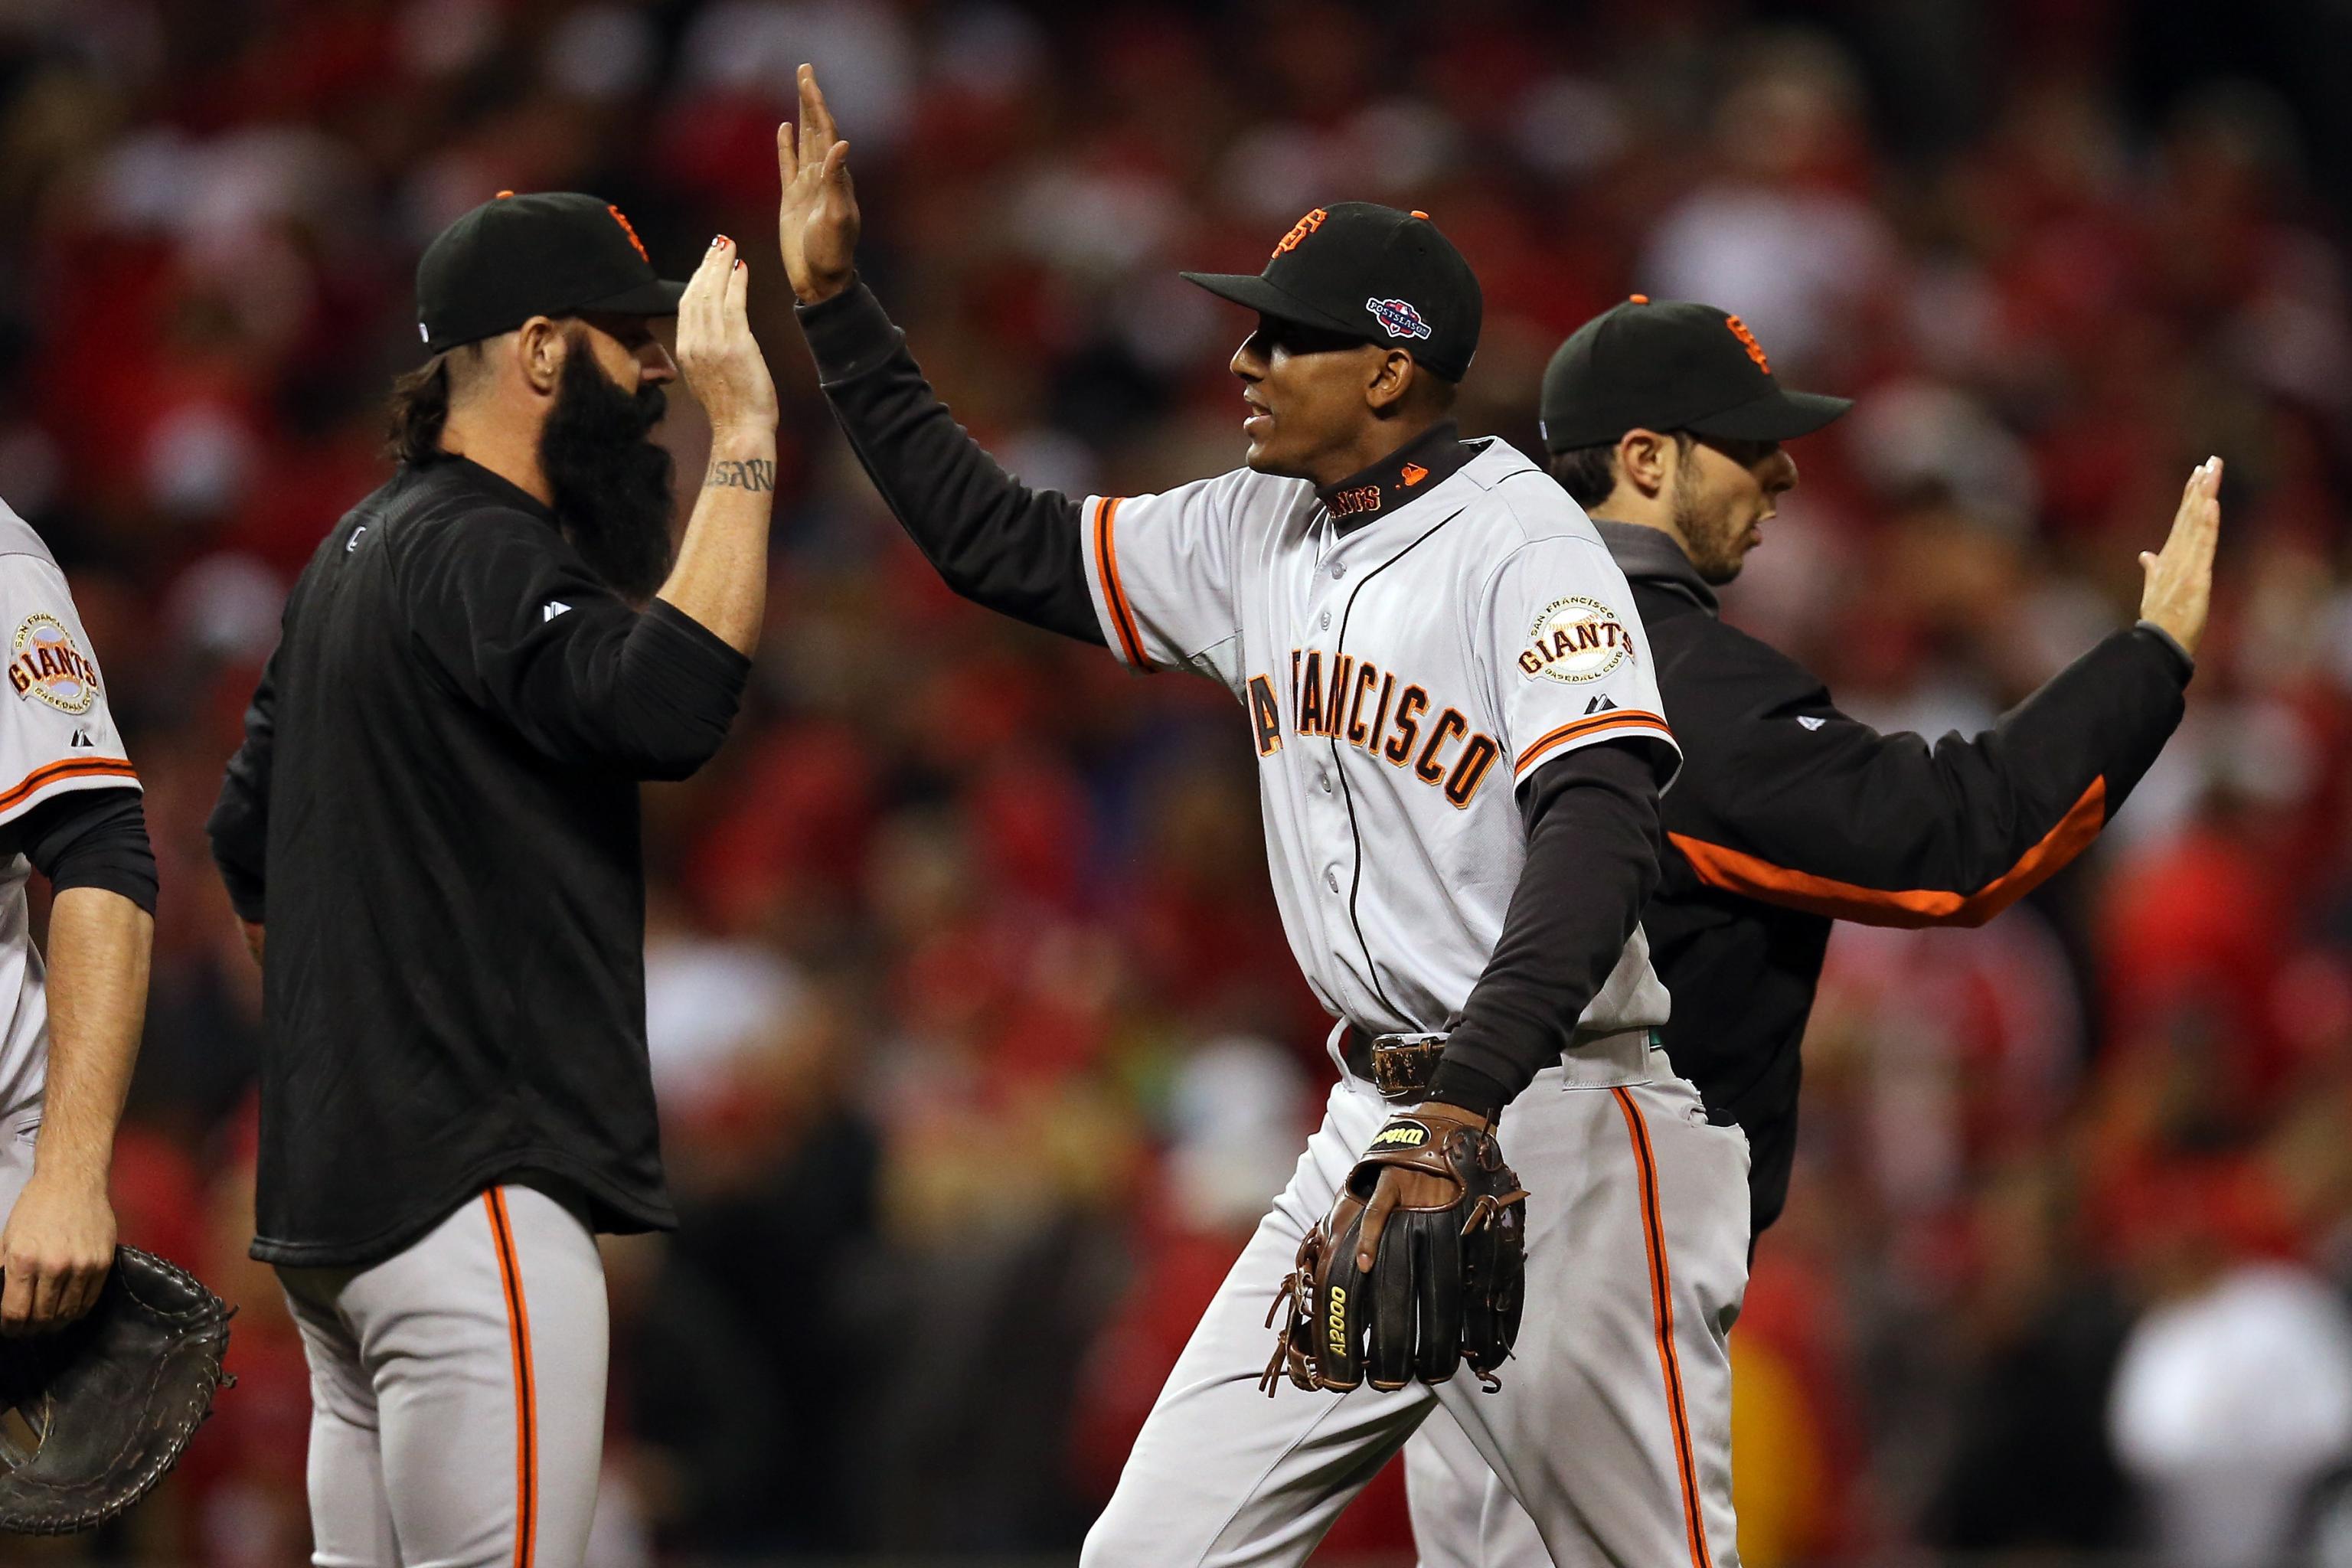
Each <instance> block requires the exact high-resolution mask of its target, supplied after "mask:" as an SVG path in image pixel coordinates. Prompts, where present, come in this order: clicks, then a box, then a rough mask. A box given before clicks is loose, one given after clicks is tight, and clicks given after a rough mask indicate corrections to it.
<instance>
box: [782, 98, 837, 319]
mask: <svg viewBox="0 0 2352 1568" xmlns="http://www.w3.org/2000/svg"><path fill="white" fill-rule="evenodd" d="M800 89H801V113H800V124H799V126H798V128H797V129H795V128H794V127H793V124H792V123H791V122H790V121H787V122H785V123H784V124H782V125H779V126H777V127H776V173H777V174H778V175H779V176H780V177H781V179H782V184H783V200H782V203H781V204H780V205H779V206H778V207H777V209H776V241H777V243H778V244H779V245H780V246H781V247H782V249H783V253H784V274H785V276H786V277H788V278H789V279H792V285H793V294H794V295H796V296H798V298H799V300H800V302H801V303H802V304H803V305H814V304H815V303H817V302H818V301H819V300H830V299H832V298H833V297H834V296H835V294H838V293H840V292H841V291H842V290H843V289H846V288H848V287H849V279H850V275H851V272H852V270H853V268H855V266H856V257H857V193H856V191H855V190H853V189H851V188H850V184H849V143H848V142H844V141H843V140H842V139H841V137H840V135H839V134H838V133H837V132H836V131H835V126H834V123H833V112H832V110H828V109H826V108H825V106H824V89H821V88H819V87H818V86H817V84H816V70H815V68H814V67H812V66H805V65H804V66H803V67H801V68H800Z"/></svg>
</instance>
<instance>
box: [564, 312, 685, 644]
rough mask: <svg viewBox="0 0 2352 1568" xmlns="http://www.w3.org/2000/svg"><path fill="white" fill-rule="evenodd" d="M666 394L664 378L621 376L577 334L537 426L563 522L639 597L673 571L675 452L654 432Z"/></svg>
mask: <svg viewBox="0 0 2352 1568" xmlns="http://www.w3.org/2000/svg"><path fill="white" fill-rule="evenodd" d="M666 406H667V399H666V398H665V397H664V396H663V395H662V389H661V388H660V387H658V386H643V387H639V388H638V389H637V390H636V391H635V392H634V393H633V392H629V391H627V390H625V389H624V388H622V387H620V386H618V385H615V384H614V382H613V381H612V379H611V378H610V377H608V376H606V375H605V374H604V370H603V368H602V367H601V366H599V365H598V364H597V363H596V357H595V355H594V354H593V353H591V352H590V350H589V347H588V345H587V343H586V342H583V341H582V340H581V339H580V338H578V337H574V338H573V339H572V343H571V347H570V350H569V352H567V353H565V354H564V356H563V378H562V381H561V382H560V383H559V384H557V387H556V392H555V406H554V407H552V408H551V409H549V410H548V414H547V423H546V424H545V425H544V426H541V429H540V433H539V466H540V471H541V473H544V474H545V475H546V476H547V484H548V489H550V490H551V491H552V492H553V493H554V496H555V515H556V518H557V520H558V521H561V522H562V524H563V531H564V532H565V533H566V534H568V535H570V537H571V540H572V544H573V546H574V547H575V548H577V549H578V550H579V552H580V553H581V555H582V556H583V557H584V558H585V559H586V560H587V563H588V565H589V568H590V569H591V570H592V571H593V572H594V573H595V574H596V575H598V576H599V577H602V578H603V579H604V582H605V583H606V584H607V585H609V586H610V587H611V588H612V590H613V591H614V593H616V594H618V595H621V596H622V597H623V598H625V599H628V600H631V601H633V602H637V603H642V602H644V601H645V600H646V599H650V598H652V597H653V593H654V590H655V589H656V588H658V587H660V586H661V584H662V579H663V578H665V577H667V575H668V574H669V514H670V507H671V504H672V503H671V497H670V477H671V476H670V469H671V462H670V455H669V449H668V448H667V447H663V446H660V445H658V444H656V442H654V441H653V440H652V439H650V438H649V437H650V435H651V432H652V430H653V427H654V426H656V424H658V423H660V421H661V416H662V413H663V410H664V408H665V407H666Z"/></svg>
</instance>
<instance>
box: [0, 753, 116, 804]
mask: <svg viewBox="0 0 2352 1568" xmlns="http://www.w3.org/2000/svg"><path fill="white" fill-rule="evenodd" d="M138 776H139V773H138V771H137V770H136V769H134V768H133V767H131V763H130V762H129V761H128V760H127V759H125V758H122V757H86V758H68V760H66V761H64V762H58V763H47V765H45V766H42V767H37V768H35V769H34V770H33V771H32V772H31V773H26V775H25V776H24V777H23V778H22V779H20V780H18V781H17V782H16V784H15V785H14V786H13V787H12V788H10V789H7V790H5V791H0V811H5V810H7V809H8V808H9V807H10V806H12V805H20V804H22V803H23V802H24V800H25V799H26V797H27V796H29V795H37V794H39V793H40V792H41V791H42V790H45V789H47V788H48V787H49V785H51V784H56V783H57V782H58V780H60V779H79V778H121V779H136V778H137V777H138Z"/></svg>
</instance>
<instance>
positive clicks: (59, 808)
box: [0, 789, 155, 915]
mask: <svg viewBox="0 0 2352 1568" xmlns="http://www.w3.org/2000/svg"><path fill="white" fill-rule="evenodd" d="M141 799H142V797H141V795H140V793H139V792H138V791H137V790H135V789H83V790H70V791H68V792H67V793H66V794H64V795H52V796H50V797H49V798H48V799H47V800H45V801H43V802H41V803H40V804H39V805H36V806H34V807H33V808H32V809H30V810H29V811H26V813H25V814H24V815H23V816H18V817H16V818H14V819H12V820H11V821H9V822H7V823H5V824H0V851H5V853H7V854H22V855H23V856H24V857H25V858H26V859H27V860H30V861H31V862H32V863H33V868H34V869H35V870H37V871H38V872H40V874H41V875H42V876H44V877H46V878H47V879H48V882H49V890H50V891H51V892H53V893H62V892H64V891H65V890H66V889H68V888H103V889H106V890H107V891H108V892H110V893H120V894H121V895H122V896H123V897H124V898H126V899H129V900H131V902H132V903H134V904H137V905H138V906H139V907H140V908H141V909H142V910H146V911H147V912H148V913H149V914H151V915H152V914H153V913H154V912H155V849H154V847H153V846H152V845H151V844H150V843H149V842H148V841H147V814H146V811H145V809H144V808H143V807H142V805H141Z"/></svg>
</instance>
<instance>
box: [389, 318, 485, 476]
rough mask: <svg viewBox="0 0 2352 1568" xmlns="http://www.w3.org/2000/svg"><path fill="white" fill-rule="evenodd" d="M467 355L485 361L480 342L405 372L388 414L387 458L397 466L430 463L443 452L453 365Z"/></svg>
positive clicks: (397, 383) (396, 382) (395, 386)
mask: <svg viewBox="0 0 2352 1568" xmlns="http://www.w3.org/2000/svg"><path fill="white" fill-rule="evenodd" d="M460 354H464V355H466V356H467V359H468V361H469V362H470V361H478V360H479V359H480V358H481V357H482V345H481V344H480V343H478V342H471V343H460V344H458V345H457V347H456V348H453V349H444V350H443V351H442V352H441V353H437V354H435V355H434V356H433V357H432V358H431V359H429V360H426V361H425V363H423V364H420V365H418V366H417V367H416V368H415V370H412V371H404V372H403V373H402V374H401V375H400V376H399V377H398V378H397V379H396V380H394V382H393V384H392V403H391V405H390V407H389V408H388V409H387V410H386V414H387V418H386V425H387V428H386V430H385V433H384V443H383V454H384V456H385V457H387V458H391V459H392V460H393V461H394V462H395V463H423V462H428V461H430V460H431V459H432V458H435V457H436V456H438V455H439V453H440V451H441V429H442V426H445V425H446V424H448V422H449V392H450V383H451V381H452V380H453V379H454V375H455V373H454V372H453V371H452V370H451V368H450V362H451V361H452V360H454V359H456V358H457V356H458V355H460Z"/></svg>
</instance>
